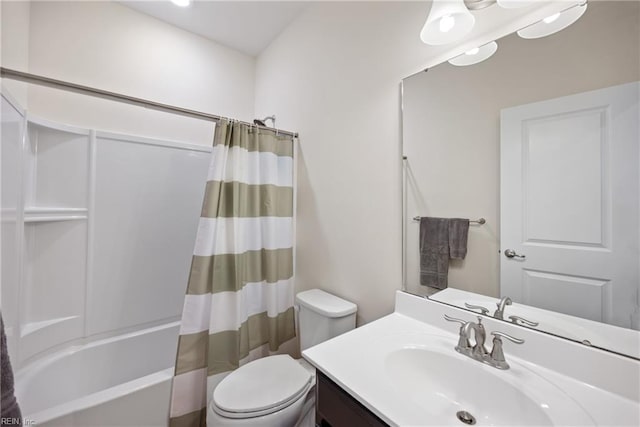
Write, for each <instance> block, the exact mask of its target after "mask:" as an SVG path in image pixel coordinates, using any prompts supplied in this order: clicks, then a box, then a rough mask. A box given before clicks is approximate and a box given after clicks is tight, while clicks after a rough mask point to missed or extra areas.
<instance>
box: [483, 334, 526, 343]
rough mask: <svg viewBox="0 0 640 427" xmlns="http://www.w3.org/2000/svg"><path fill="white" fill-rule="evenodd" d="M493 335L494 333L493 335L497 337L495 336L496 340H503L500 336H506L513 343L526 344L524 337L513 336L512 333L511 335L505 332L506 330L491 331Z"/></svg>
mask: <svg viewBox="0 0 640 427" xmlns="http://www.w3.org/2000/svg"><path fill="white" fill-rule="evenodd" d="M491 335H493V336H494V337H495V338H494V340H499V341H501V340H500V337H502V338H506V339H508V340H509V341H511V342H512V343H516V344H524V340H523V339H520V338H515V337H512V336H511V335H509V334H505V333H504V332H499V331H493V332H491ZM501 342H502V341H501Z"/></svg>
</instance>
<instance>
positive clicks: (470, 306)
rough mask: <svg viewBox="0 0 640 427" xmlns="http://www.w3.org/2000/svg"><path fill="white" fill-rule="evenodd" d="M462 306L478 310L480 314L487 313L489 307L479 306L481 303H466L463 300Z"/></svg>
mask: <svg viewBox="0 0 640 427" xmlns="http://www.w3.org/2000/svg"><path fill="white" fill-rule="evenodd" d="M464 306H465V307H466V308H468V309H469V310H480V314H484V315H487V314H489V309H487V308H484V307H483V306H481V305H473V304H469V303H466V302H465V303H464Z"/></svg>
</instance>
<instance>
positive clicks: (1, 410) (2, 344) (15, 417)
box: [0, 313, 22, 426]
mask: <svg viewBox="0 0 640 427" xmlns="http://www.w3.org/2000/svg"><path fill="white" fill-rule="evenodd" d="M0 329H1V330H2V331H1V334H2V336H1V337H0V359H1V360H0V390H2V392H1V396H0V417H2V425H14V426H18V425H22V414H21V412H20V406H18V401H17V400H16V397H15V396H14V394H13V370H12V369H11V362H10V361H9V351H8V350H7V337H6V336H5V334H4V322H3V321H2V314H1V313H0Z"/></svg>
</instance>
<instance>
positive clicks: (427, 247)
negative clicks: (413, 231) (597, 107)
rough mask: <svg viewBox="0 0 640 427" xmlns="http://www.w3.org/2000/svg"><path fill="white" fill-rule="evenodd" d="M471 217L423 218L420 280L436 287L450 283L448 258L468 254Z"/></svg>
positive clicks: (423, 283) (443, 287)
mask: <svg viewBox="0 0 640 427" xmlns="http://www.w3.org/2000/svg"><path fill="white" fill-rule="evenodd" d="M468 235H469V220H468V219H462V218H453V219H447V218H430V217H422V218H420V284H421V285H423V286H429V287H432V288H436V289H445V288H446V287H447V286H448V280H447V276H448V274H449V259H450V258H451V259H464V257H465V256H466V255H467V237H468Z"/></svg>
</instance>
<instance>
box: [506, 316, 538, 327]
mask: <svg viewBox="0 0 640 427" xmlns="http://www.w3.org/2000/svg"><path fill="white" fill-rule="evenodd" d="M509 319H511V322H513V323H515V324H516V325H520V324H522V325H524V326H532V327H536V326H538V325H539V323H538V322H532V321H531V320H527V319H525V318H524V317H520V316H509Z"/></svg>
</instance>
